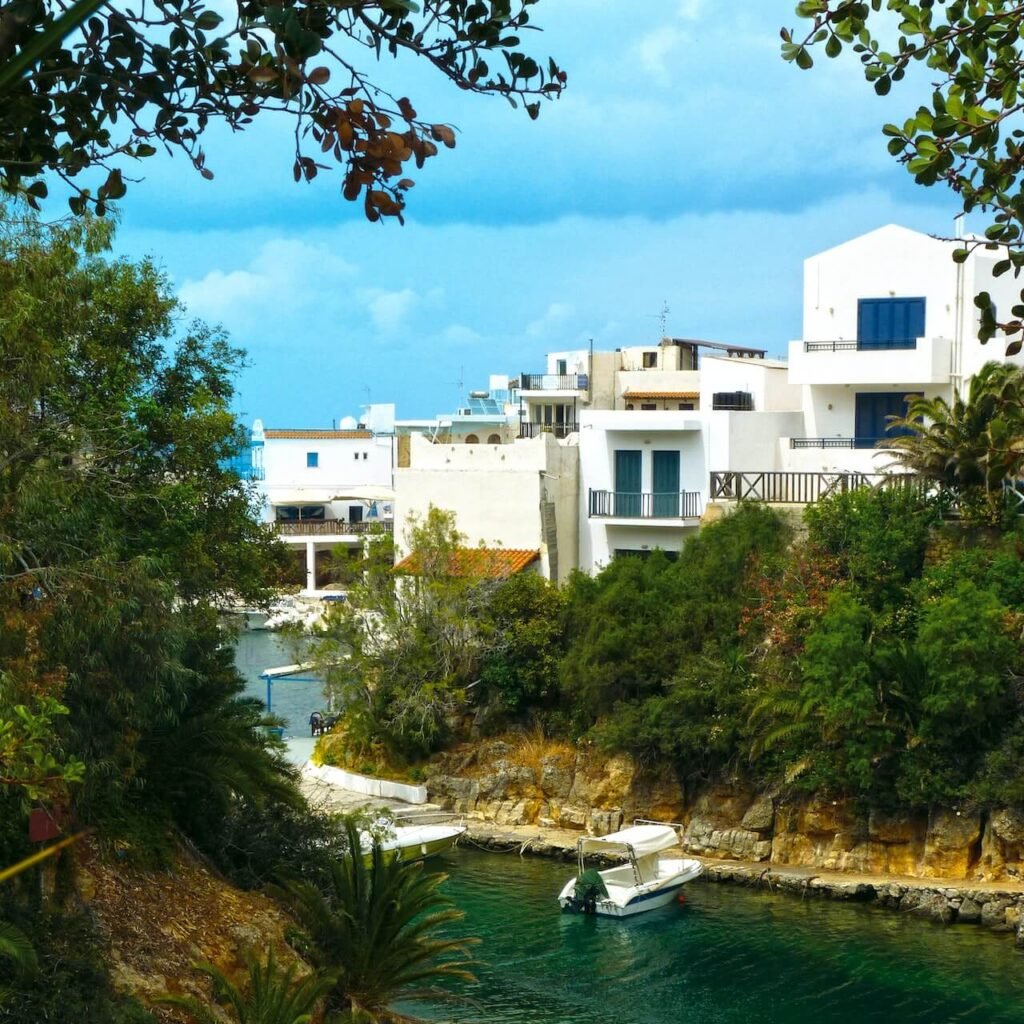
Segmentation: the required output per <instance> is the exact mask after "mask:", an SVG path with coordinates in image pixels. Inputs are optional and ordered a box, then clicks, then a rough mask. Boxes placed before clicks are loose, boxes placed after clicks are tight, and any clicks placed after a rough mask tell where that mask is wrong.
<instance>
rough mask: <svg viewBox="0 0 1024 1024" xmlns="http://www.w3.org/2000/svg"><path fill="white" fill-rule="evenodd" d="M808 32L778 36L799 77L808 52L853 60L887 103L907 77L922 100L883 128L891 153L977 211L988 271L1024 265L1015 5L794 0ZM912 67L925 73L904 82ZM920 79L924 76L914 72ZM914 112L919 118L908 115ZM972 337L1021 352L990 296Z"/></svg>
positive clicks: (1023, 157)
mask: <svg viewBox="0 0 1024 1024" xmlns="http://www.w3.org/2000/svg"><path fill="white" fill-rule="evenodd" d="M796 13H797V15H798V16H799V17H801V18H804V19H807V20H808V21H809V22H810V26H809V27H808V29H807V31H806V32H796V31H795V30H792V29H783V31H782V39H783V45H782V52H783V56H784V57H785V58H786V59H787V60H790V61H793V62H794V63H796V64H797V65H798V66H799V67H801V68H810V67H811V66H812V65H813V63H814V57H813V54H812V50H814V49H815V48H816V47H820V48H823V49H824V51H825V53H826V55H827V56H829V57H839V56H840V55H841V54H843V53H844V51H852V53H853V54H855V55H856V57H857V59H858V60H859V61H860V63H861V66H862V68H863V71H864V76H865V78H866V79H867V81H868V82H870V83H872V84H873V86H874V89H875V92H876V93H878V94H879V95H883V96H884V95H886V94H887V93H888V92H889V91H890V90H891V89H892V87H893V85H894V84H895V83H900V82H902V81H903V80H904V79H905V78H907V77H908V76H909V77H910V78H911V79H912V80H913V81H914V82H915V83H916V84H917V87H918V89H919V90H920V91H919V93H918V94H917V95H915V97H914V98H913V99H912V100H911V103H910V107H911V109H910V110H908V116H907V117H906V119H905V120H903V121H902V122H896V123H890V124H886V125H885V127H884V128H883V129H882V130H883V132H884V134H885V135H886V136H888V137H889V152H890V153H891V154H892V155H893V156H894V157H896V159H897V160H899V161H900V162H901V163H902V164H904V166H905V167H906V169H907V170H908V171H909V172H910V174H912V175H913V176H914V180H915V181H916V182H918V184H921V185H926V186H928V185H935V184H937V183H939V182H944V183H945V184H946V185H947V186H948V187H949V188H950V189H951V190H952V191H953V192H954V193H955V195H956V196H957V197H958V199H959V200H960V201H961V202H962V203H963V208H964V210H965V211H966V212H970V211H972V210H982V211H984V212H985V213H987V214H988V215H989V217H990V218H991V223H990V225H989V226H988V228H987V229H986V231H985V236H986V239H987V240H988V242H985V243H974V242H968V243H966V247H965V248H963V249H961V250H960V251H959V254H958V256H957V257H956V258H958V259H962V258H963V257H964V256H965V255H966V253H967V250H968V248H969V247H974V246H975V245H976V244H989V243H991V245H992V247H993V248H998V249H1000V250H1001V255H1000V260H999V262H998V263H997V265H996V273H997V274H998V273H1004V272H1006V271H1008V270H1010V269H1011V268H1012V269H1013V270H1014V272H1015V273H1017V272H1019V271H1020V269H1021V268H1022V267H1024V245H1022V234H1021V232H1022V229H1024V194H1022V190H1021V184H1022V178H1021V175H1022V172H1024V135H1022V132H1021V124H1022V118H1021V113H1022V111H1024V79H1022V74H1021V73H1022V71H1024V44H1022V42H1021V27H1022V24H1024V11H1022V10H1021V6H1020V4H1019V3H1018V2H1017V0H800V2H799V3H798V4H797V5H796ZM915 64H921V65H926V66H927V71H923V74H920V75H911V74H910V73H911V72H912V71H913V67H914V65H915ZM922 70H923V69H922ZM914 108H916V109H914ZM975 301H976V304H977V305H978V306H979V307H980V308H981V310H982V322H981V329H980V337H981V339H982V340H983V341H987V340H988V339H989V338H991V337H992V336H993V334H994V333H995V331H996V329H997V327H1002V328H1003V329H1005V330H1006V331H1007V333H1008V334H1009V335H1010V336H1011V341H1010V342H1009V343H1008V346H1007V354H1008V355H1013V354H1016V353H1017V352H1019V351H1020V349H1021V344H1022V338H1021V337H1020V334H1021V331H1022V322H1024V293H1022V302H1021V304H1019V305H1016V306H1014V307H1013V309H1012V310H1011V311H1010V315H1009V316H1006V315H1005V312H1006V311H1002V310H1001V311H999V312H1000V313H1002V314H1003V316H1002V319H1001V321H1000V322H997V317H996V311H995V310H994V309H993V307H992V303H991V301H990V299H989V296H988V294H987V293H984V292H983V293H981V294H980V295H979V296H978V297H977V298H976V300H975Z"/></svg>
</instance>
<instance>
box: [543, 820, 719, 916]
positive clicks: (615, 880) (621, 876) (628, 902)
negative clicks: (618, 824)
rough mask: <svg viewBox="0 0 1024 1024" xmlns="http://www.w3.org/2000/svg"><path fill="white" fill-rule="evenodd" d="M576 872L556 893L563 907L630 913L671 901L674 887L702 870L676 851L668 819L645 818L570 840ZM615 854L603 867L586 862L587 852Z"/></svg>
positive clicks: (676, 841) (675, 838)
mask: <svg viewBox="0 0 1024 1024" xmlns="http://www.w3.org/2000/svg"><path fill="white" fill-rule="evenodd" d="M576 853H577V857H578V860H579V874H578V875H577V876H576V877H575V878H571V879H569V881H568V882H567V883H566V885H565V888H564V889H562V891H561V893H560V894H559V896H558V902H559V903H560V904H561V907H562V909H563V910H569V911H575V912H576V913H582V914H605V915H607V916H608V917H631V916H632V915H633V914H639V913H642V912H643V911H645V910H654V909H655V907H663V906H665V904H667V903H671V902H672V900H673V899H675V898H676V896H677V895H678V893H679V890H680V889H682V887H683V886H684V885H685V884H686V883H687V882H689V881H691V880H692V879H694V878H696V877H697V876H698V875H699V874H700V873H701V871H703V870H704V868H703V865H702V864H701V863H700V861H698V860H693V859H692V858H686V857H683V856H682V850H681V848H680V846H679V834H678V832H677V831H676V828H675V827H674V826H672V825H669V824H666V823H663V822H645V823H643V824H639V823H638V824H635V825H633V826H632V827H631V828H624V829H622V830H621V831H620V832H612V833H611V834H610V835H606V836H585V837H584V838H582V839H580V840H579V842H578V843H577V844H576ZM588 857H591V858H601V859H603V860H607V859H621V860H622V863H621V864H617V865H615V866H614V867H610V868H606V869H604V870H596V869H595V868H593V867H590V868H588V867H587V863H586V861H587V858H588Z"/></svg>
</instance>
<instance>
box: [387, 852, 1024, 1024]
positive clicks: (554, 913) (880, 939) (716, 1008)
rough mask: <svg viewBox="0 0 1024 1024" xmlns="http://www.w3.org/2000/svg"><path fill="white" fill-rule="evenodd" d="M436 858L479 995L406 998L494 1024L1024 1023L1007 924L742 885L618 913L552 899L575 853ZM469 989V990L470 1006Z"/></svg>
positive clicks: (432, 1014) (436, 1012)
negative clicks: (467, 938) (563, 906)
mask: <svg viewBox="0 0 1024 1024" xmlns="http://www.w3.org/2000/svg"><path fill="white" fill-rule="evenodd" d="M429 868H430V870H438V869H440V870H444V871H446V872H447V873H448V874H449V879H448V881H447V882H446V883H445V891H446V892H447V893H448V894H449V895H450V896H451V897H452V899H454V900H455V902H456V903H457V904H458V906H459V907H460V909H462V910H463V911H465V914H466V918H465V920H464V921H463V922H462V923H461V924H460V925H459V930H460V932H462V933H464V934H466V935H475V936H478V937H480V938H481V939H482V940H483V942H482V943H481V945H480V946H479V947H477V956H478V959H479V960H480V961H481V962H480V964H479V966H478V967H477V968H476V974H477V976H478V979H479V982H478V984H476V985H474V986H462V987H461V989H460V991H464V992H466V993H467V994H468V995H469V996H470V997H471V998H472V1000H473V1001H474V1002H473V1003H454V1004H451V1003H437V1004H428V1005H426V1006H424V1004H422V1003H416V1004H414V1003H408V1004H402V1006H401V1008H402V1009H404V1010H406V1011H407V1012H409V1013H412V1014H418V1015H420V1016H422V1017H425V1018H426V1019H429V1020H433V1021H446V1020H448V1021H459V1022H469V1021H477V1022H479V1021H487V1022H489V1024H513V1022H514V1024H528V1022H529V1024H570V1022H571V1024H576V1022H579V1024H583V1022H587V1024H624V1022H636V1024H669V1022H672V1024H679V1022H693V1024H733V1022H737V1024H739V1022H743V1024H749V1022H750V1021H752V1020H757V1021H765V1022H771V1024H791V1022H792V1024H796V1022H798V1021H799V1022H806V1021H814V1022H816V1024H822V1022H843V1024H860V1022H879V1024H881V1022H893V1021H899V1022H911V1021H918V1022H929V1024H932V1022H944V1021H968V1022H973V1021H977V1022H979V1024H980V1022H985V1024H1004V1022H1005V1024H1010V1022H1014V1024H1019V1022H1024V959H1022V957H1021V954H1019V953H1018V952H1016V951H1015V949H1014V948H1013V943H1012V941H1011V940H1010V939H1009V938H1008V937H1007V936H1005V935H1004V936H1000V935H993V934H992V933H989V932H987V931H983V930H981V929H973V928H968V927H960V928H951V929H950V928H942V927H941V926H938V925H934V924H931V923H929V922H927V921H921V920H916V919H913V918H911V917H908V916H906V915H899V914H891V913H885V912H881V911H879V910H877V909H875V910H872V909H869V908H865V907H859V906H856V905H851V904H835V903H830V902H829V901H826V900H817V899H808V900H806V901H802V900H800V899H799V898H797V897H794V896H792V895H786V894H771V893H768V892H760V891H759V892H751V891H749V890H746V889H744V888H743V887H738V886H723V885H711V884H707V883H702V882H699V881H698V882H693V883H690V884H689V885H688V886H687V887H686V889H685V893H686V904H685V905H684V906H679V905H675V904H673V905H671V906H669V907H665V908H663V909H661V910H655V911H651V912H650V913H648V914H642V915H639V916H638V917H636V918H633V919H630V920H626V921H619V920H612V919H598V918H589V917H579V916H576V915H569V914H562V913H561V912H560V911H559V909H558V906H557V904H556V902H555V895H556V894H557V892H558V890H559V888H560V887H561V885H562V884H563V883H564V881H565V879H566V878H567V877H568V875H569V874H571V873H572V865H571V864H566V863H563V862H559V861H551V860H545V859H541V858H520V857H519V856H518V855H515V854H492V853H478V852H475V851H471V850H456V851H454V852H453V853H452V854H450V855H447V856H446V857H445V858H443V859H442V860H440V861H432V862H430V865H429ZM474 1004H475V1005H474Z"/></svg>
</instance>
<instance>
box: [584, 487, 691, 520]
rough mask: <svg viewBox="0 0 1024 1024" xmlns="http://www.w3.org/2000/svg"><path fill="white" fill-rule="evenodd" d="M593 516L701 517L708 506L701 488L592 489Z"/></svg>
mask: <svg viewBox="0 0 1024 1024" xmlns="http://www.w3.org/2000/svg"><path fill="white" fill-rule="evenodd" d="M589 508H590V511H589V515H590V518H591V519H700V517H701V514H702V513H703V511H704V505H703V502H702V501H701V498H700V492H698V491H679V492H669V493H667V494H666V493H659V494H653V493H650V492H645V493H632V492H627V491H595V490H593V489H591V490H590V491H589Z"/></svg>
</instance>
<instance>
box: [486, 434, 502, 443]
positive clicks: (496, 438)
mask: <svg viewBox="0 0 1024 1024" xmlns="http://www.w3.org/2000/svg"><path fill="white" fill-rule="evenodd" d="M487 443H488V444H501V435H500V434H491V436H490V437H489V438H487Z"/></svg>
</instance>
